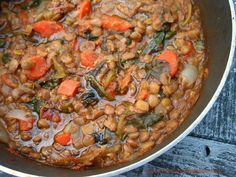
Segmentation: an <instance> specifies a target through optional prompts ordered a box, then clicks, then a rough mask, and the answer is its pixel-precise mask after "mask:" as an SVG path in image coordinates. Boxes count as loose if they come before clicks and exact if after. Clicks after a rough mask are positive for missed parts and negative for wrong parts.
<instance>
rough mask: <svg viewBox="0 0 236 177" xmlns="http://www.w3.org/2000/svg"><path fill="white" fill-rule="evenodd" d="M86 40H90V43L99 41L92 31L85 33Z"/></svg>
mask: <svg viewBox="0 0 236 177" xmlns="http://www.w3.org/2000/svg"><path fill="white" fill-rule="evenodd" d="M84 38H85V39H87V40H89V41H96V40H97V39H98V37H97V36H94V35H93V34H92V33H91V31H85V33H84Z"/></svg>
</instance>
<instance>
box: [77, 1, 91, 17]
mask: <svg viewBox="0 0 236 177" xmlns="http://www.w3.org/2000/svg"><path fill="white" fill-rule="evenodd" d="M91 11H92V4H91V1H90V0H85V1H83V2H82V3H81V4H80V9H79V18H80V19H82V18H84V17H85V16H86V15H87V14H89V13H90V12H91Z"/></svg>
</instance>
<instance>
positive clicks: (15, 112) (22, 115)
mask: <svg viewBox="0 0 236 177" xmlns="http://www.w3.org/2000/svg"><path fill="white" fill-rule="evenodd" d="M6 118H10V119H18V120H24V121H27V120H28V118H27V113H26V112H25V111H23V110H21V109H12V110H10V111H9V112H8V113H7V114H6Z"/></svg>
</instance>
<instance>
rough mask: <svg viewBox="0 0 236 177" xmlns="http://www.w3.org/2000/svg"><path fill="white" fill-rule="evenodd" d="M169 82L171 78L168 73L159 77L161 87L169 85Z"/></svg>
mask: <svg viewBox="0 0 236 177" xmlns="http://www.w3.org/2000/svg"><path fill="white" fill-rule="evenodd" d="M170 80H171V77H170V75H169V74H168V73H162V74H161V75H160V82H161V83H162V84H163V85H169V84H170Z"/></svg>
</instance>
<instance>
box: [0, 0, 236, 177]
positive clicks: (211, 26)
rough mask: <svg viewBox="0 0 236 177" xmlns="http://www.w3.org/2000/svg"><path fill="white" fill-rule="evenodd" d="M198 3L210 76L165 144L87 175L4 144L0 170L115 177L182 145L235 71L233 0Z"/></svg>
mask: <svg viewBox="0 0 236 177" xmlns="http://www.w3.org/2000/svg"><path fill="white" fill-rule="evenodd" d="M195 3H196V4H197V5H198V6H199V7H200V9H201V16H202V23H203V28H204V31H205V37H206V41H207V48H208V50H207V54H208V58H209V64H208V65H209V76H208V78H207V80H206V81H205V83H204V87H203V89H202V93H201V96H200V98H199V100H198V102H197V104H196V105H195V106H194V107H193V110H192V113H191V115H190V116H189V117H188V118H187V119H186V120H185V121H184V122H183V124H182V125H181V126H180V127H179V128H178V129H177V130H176V131H175V132H174V133H173V134H172V135H171V136H169V137H168V138H167V139H166V140H165V141H164V142H163V143H162V144H160V145H158V146H157V147H156V148H154V149H153V150H151V151H150V152H149V153H147V154H146V155H144V156H142V157H140V158H138V159H135V160H133V161H130V162H127V163H124V164H120V165H116V166H113V167H109V168H103V169H90V170H87V171H73V170H69V169H62V168H55V167H50V166H46V165H43V164H38V163H37V162H33V161H31V160H29V159H26V158H22V157H17V156H15V155H13V154H11V153H9V152H8V151H7V147H6V146H5V145H3V144H0V149H1V151H0V164H1V165H0V170H1V171H3V172H6V173H9V174H12V175H15V176H57V177H77V176H90V175H95V176H113V175H118V174H120V173H123V172H127V171H129V170H132V169H134V168H137V167H139V166H141V165H143V164H145V163H147V162H150V161H151V160H153V159H155V158H157V157H158V156H160V155H161V154H163V153H164V152H166V151H167V150H168V149H170V148H171V147H173V146H174V145H176V144H177V143H178V142H179V141H181V140H182V139H183V138H184V137H185V136H186V135H187V134H189V133H190V132H191V131H192V130H193V129H194V128H195V127H196V126H197V125H198V124H199V122H200V121H201V120H202V119H203V118H204V116H205V115H206V113H207V112H208V111H209V109H210V108H211V107H212V105H213V104H214V102H215V101H216V99H217V97H218V96H219V94H220V91H221V90H222V88H223V85H224V83H225V81H226V79H227V76H228V73H229V71H230V69H231V65H232V61H233V55H234V50H235V35H236V20H235V11H234V4H233V0H229V1H226V0H195Z"/></svg>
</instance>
